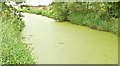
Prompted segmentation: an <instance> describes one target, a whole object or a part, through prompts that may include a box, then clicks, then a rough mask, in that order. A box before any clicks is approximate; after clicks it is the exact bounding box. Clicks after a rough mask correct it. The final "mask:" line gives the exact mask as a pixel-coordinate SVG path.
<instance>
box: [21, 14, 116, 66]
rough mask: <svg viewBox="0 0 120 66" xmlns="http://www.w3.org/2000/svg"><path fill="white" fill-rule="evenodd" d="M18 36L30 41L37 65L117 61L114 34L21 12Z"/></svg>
mask: <svg viewBox="0 0 120 66" xmlns="http://www.w3.org/2000/svg"><path fill="white" fill-rule="evenodd" d="M22 14H23V15H24V16H25V17H24V18H23V20H24V21H25V25H26V26H25V28H24V30H23V32H22V36H23V37H25V39H24V40H25V42H27V43H32V47H33V48H34V50H33V52H34V53H35V54H36V56H37V57H38V59H37V63H38V64H117V63H118V37H117V36H116V35H114V34H112V33H108V32H102V31H97V30H93V29H90V28H88V27H84V26H79V25H74V24H71V23H69V22H56V21H55V20H53V19H51V18H47V17H44V16H41V15H34V14H28V13H22Z"/></svg>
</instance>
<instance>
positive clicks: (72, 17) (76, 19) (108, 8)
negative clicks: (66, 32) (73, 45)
mask: <svg viewBox="0 0 120 66" xmlns="http://www.w3.org/2000/svg"><path fill="white" fill-rule="evenodd" d="M119 6H120V3H119V2H104V3H103V2H55V3H52V4H51V10H52V11H53V13H54V14H53V13H52V11H51V10H50V11H51V15H53V16H54V18H55V19H57V20H59V21H70V22H71V23H75V24H79V25H84V26H89V27H91V28H93V29H97V30H102V31H109V32H112V33H115V34H118V18H120V17H119V14H118V13H119V12H118V9H119Z"/></svg>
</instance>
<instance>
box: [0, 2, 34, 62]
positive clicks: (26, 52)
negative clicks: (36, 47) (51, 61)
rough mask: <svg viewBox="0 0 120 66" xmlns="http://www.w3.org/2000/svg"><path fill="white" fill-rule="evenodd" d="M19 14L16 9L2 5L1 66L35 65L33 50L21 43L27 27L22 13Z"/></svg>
mask: <svg viewBox="0 0 120 66" xmlns="http://www.w3.org/2000/svg"><path fill="white" fill-rule="evenodd" d="M17 13H18V12H17V11H16V9H15V8H12V7H11V6H7V5H5V3H2V12H1V14H2V22H1V26H2V28H1V33H0V38H1V39H2V46H1V49H2V50H1V59H0V62H1V64H35V63H36V62H35V57H34V56H33V55H32V49H31V48H30V46H29V45H28V44H24V43H22V41H21V36H20V33H21V31H22V29H23V27H24V26H25V25H24V22H23V21H22V19H21V18H20V16H21V15H20V13H19V14H18V15H17Z"/></svg>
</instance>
